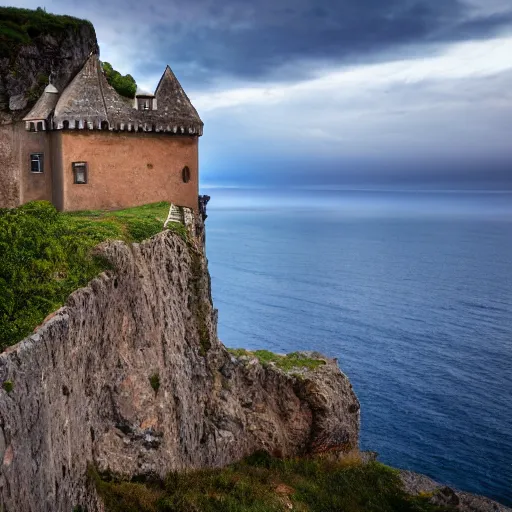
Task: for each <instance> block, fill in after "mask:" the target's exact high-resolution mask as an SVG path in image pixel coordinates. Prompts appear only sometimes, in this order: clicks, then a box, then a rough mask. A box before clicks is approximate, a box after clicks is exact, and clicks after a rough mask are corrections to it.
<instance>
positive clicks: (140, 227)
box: [0, 201, 169, 350]
mask: <svg viewBox="0 0 512 512" xmlns="http://www.w3.org/2000/svg"><path fill="white" fill-rule="evenodd" d="M168 210H169V204H168V203H165V202H162V203H155V204H152V205H146V206H141V207H138V208H130V209H127V210H121V211H116V212H101V211H94V212H76V213H60V212H58V211H57V210H56V209H55V207H54V206H53V205H52V204H51V203H49V202H46V201H35V202H32V203H27V204H25V205H23V206H21V207H19V208H14V209H0V350H4V349H5V348H6V347H8V346H9V345H12V344H14V343H17V342H18V341H20V340H21V339H23V338H24V337H25V336H27V335H29V334H30V333H31V332H32V330H33V329H34V328H35V327H36V326H37V325H39V324H41V323H42V322H43V320H44V318H45V317H46V316H47V315H48V314H49V313H51V312H52V311H55V310H56V309H57V308H59V307H60V306H62V305H63V304H64V302H65V301H66V299H67V297H68V295H69V294H70V293H71V292H73V291H74V290H76V289H77V288H80V287H81V286H84V285H85V284H87V282H88V281H90V280H91V279H92V278H93V277H95V276H96V275H98V274H99V273H100V272H101V271H103V270H105V269H106V268H108V264H107V262H106V261H104V260H103V259H101V258H99V257H97V256H94V255H93V248H94V247H95V246H96V245H98V244H99V243H101V242H103V241H105V240H112V239H117V240H124V241H126V242H140V241H142V240H144V239H146V238H149V237H151V236H153V235H155V234H156V233H158V232H159V231H161V230H162V226H163V222H164V221H165V219H166V217H167V212H168Z"/></svg>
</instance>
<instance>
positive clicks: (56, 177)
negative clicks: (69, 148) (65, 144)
mask: <svg viewBox="0 0 512 512" xmlns="http://www.w3.org/2000/svg"><path fill="white" fill-rule="evenodd" d="M50 147H51V153H52V171H53V172H52V202H53V204H54V205H55V207H56V208H57V209H58V210H62V209H63V208H64V191H63V173H62V132H61V131H53V132H52V134H51V141H50Z"/></svg>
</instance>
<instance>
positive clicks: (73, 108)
mask: <svg viewBox="0 0 512 512" xmlns="http://www.w3.org/2000/svg"><path fill="white" fill-rule="evenodd" d="M100 75H102V73H101V72H100V63H99V60H98V56H97V55H96V54H92V55H91V56H90V57H89V59H88V60H87V62H86V63H85V65H84V67H83V68H82V69H81V70H80V71H79V72H78V74H77V75H76V76H75V78H73V80H72V81H71V83H70V84H69V85H68V86H67V87H66V89H64V92H63V93H62V95H61V97H60V99H59V101H58V103H57V106H56V107H55V117H54V121H55V122H56V123H58V124H61V123H63V122H65V121H68V122H69V121H71V122H74V121H75V120H79V121H82V122H93V123H98V122H99V123H101V122H102V121H106V120H107V109H106V106H105V101H104V99H103V93H102V90H101V89H102V87H101V86H102V84H101V76H100Z"/></svg>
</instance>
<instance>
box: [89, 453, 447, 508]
mask: <svg viewBox="0 0 512 512" xmlns="http://www.w3.org/2000/svg"><path fill="white" fill-rule="evenodd" d="M90 476H91V478H92V479H93V480H94V481H95V484H96V487H97V489H98V491H99V494H100V496H101V497H102V498H103V500H104V503H105V506H106V512H121V511H122V512H170V511H173V512H194V511H197V512H220V511H229V512H274V511H275V512H277V511H285V510H296V511H300V512H331V511H332V512H334V511H336V512H340V511H343V512H388V511H389V512H391V511H402V512H427V511H429V512H441V511H445V512H448V511H450V510H453V511H455V509H449V508H442V507H436V506H434V505H432V504H430V503H429V502H428V499H427V497H426V496H424V497H412V496H408V495H407V494H406V493H405V492H404V491H403V489H402V486H401V483H400V479H399V477H398V474H397V472H396V471H395V470H393V469H391V468H389V467H387V466H384V465H383V464H380V463H377V462H371V463H369V464H362V463H361V462H360V461H359V460H358V459H357V458H354V459H350V460H347V461H342V462H332V461H328V460H325V459H295V460H278V459H273V458H271V457H270V456H269V455H267V454H265V453H257V454H255V455H253V456H251V457H249V458H247V459H245V460H244V461H242V462H239V463H237V464H233V465H231V466H228V467H227V468H224V469H215V470H201V471H193V472H189V473H181V474H178V473H171V474H169V475H168V477H167V479H166V480H165V481H164V482H159V481H154V482H152V483H145V484H143V483H129V482H116V481H115V479H112V477H108V478H106V477H105V478H104V479H102V478H100V477H99V475H98V474H97V473H95V472H94V471H93V470H91V471H90Z"/></svg>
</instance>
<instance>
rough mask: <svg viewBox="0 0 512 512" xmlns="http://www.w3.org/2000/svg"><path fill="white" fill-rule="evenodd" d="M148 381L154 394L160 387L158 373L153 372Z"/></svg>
mask: <svg viewBox="0 0 512 512" xmlns="http://www.w3.org/2000/svg"><path fill="white" fill-rule="evenodd" d="M149 383H150V384H151V387H152V388H153V391H154V392H155V394H156V393H158V390H159V389H160V375H159V374H158V373H157V372H155V373H153V375H151V376H150V377H149Z"/></svg>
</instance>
